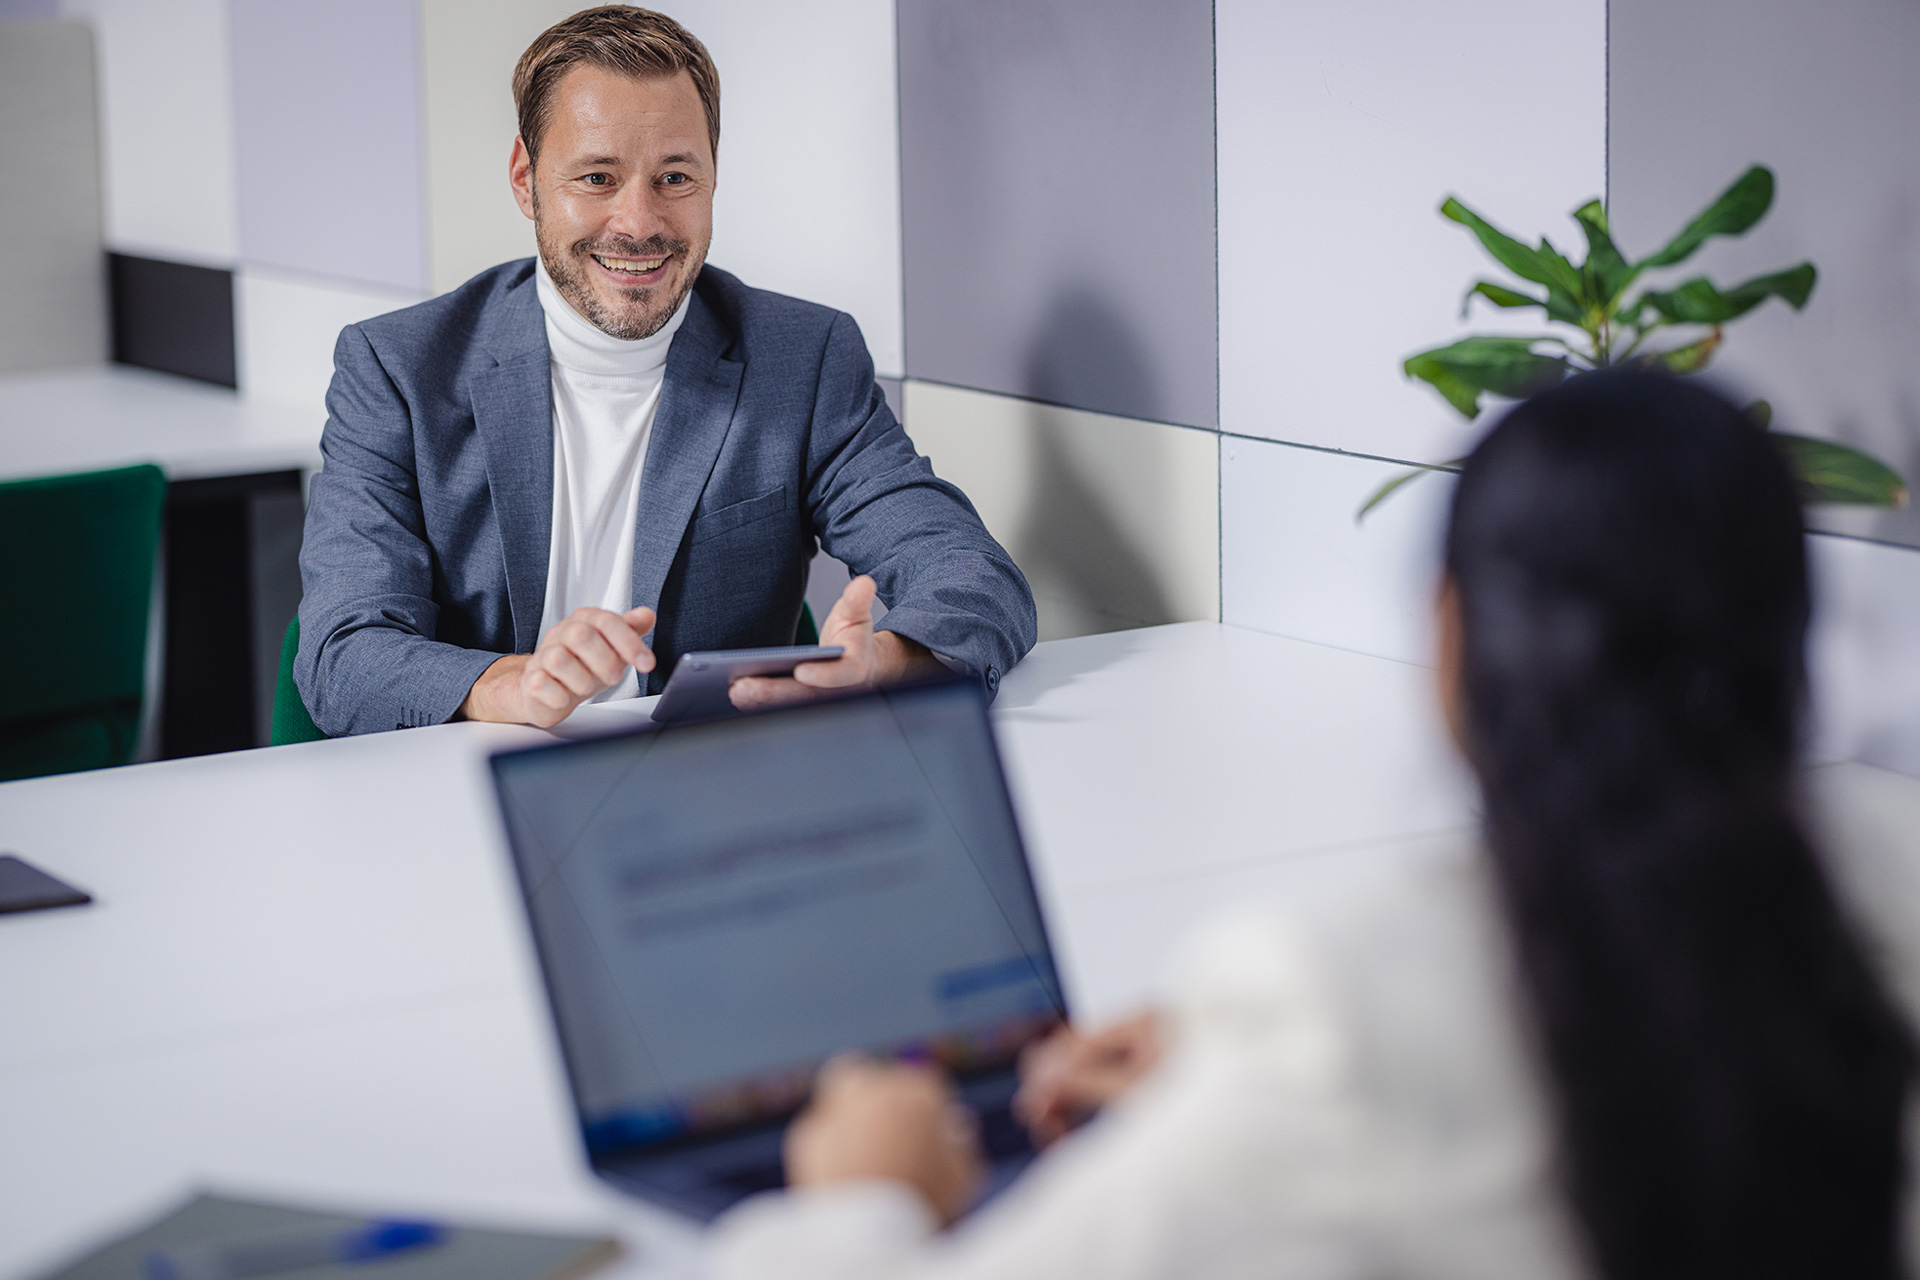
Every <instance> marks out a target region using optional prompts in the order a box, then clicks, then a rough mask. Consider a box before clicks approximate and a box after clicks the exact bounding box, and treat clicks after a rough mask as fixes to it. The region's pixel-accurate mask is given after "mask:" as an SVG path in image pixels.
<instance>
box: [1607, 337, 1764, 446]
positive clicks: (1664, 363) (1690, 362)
mask: <svg viewBox="0 0 1920 1280" xmlns="http://www.w3.org/2000/svg"><path fill="white" fill-rule="evenodd" d="M1719 345H1720V331H1719V330H1718V329H1715V330H1714V331H1713V332H1712V333H1710V334H1708V335H1707V336H1706V337H1704V338H1702V339H1700V341H1698V342H1689V343H1688V344H1687V345H1686V346H1684V347H1675V348H1674V349H1673V350H1671V351H1661V352H1657V353H1655V354H1654V355H1652V356H1649V357H1648V358H1647V359H1648V363H1650V364H1652V365H1654V366H1655V367H1657V368H1661V369H1665V370H1666V371H1667V372H1668V373H1698V372H1700V371H1701V370H1702V369H1704V368H1706V367H1707V362H1708V361H1709V360H1711V359H1712V358H1713V353H1714V350H1715V349H1716V348H1718V347H1719ZM1636 359H1638V357H1636ZM1763 425H1764V424H1763Z"/></svg>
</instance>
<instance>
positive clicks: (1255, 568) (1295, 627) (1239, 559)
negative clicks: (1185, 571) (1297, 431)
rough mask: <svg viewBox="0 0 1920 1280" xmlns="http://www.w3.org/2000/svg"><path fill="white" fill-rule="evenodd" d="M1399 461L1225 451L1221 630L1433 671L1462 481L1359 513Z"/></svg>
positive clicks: (1257, 445)
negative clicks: (1451, 514) (1438, 610)
mask: <svg viewBox="0 0 1920 1280" xmlns="http://www.w3.org/2000/svg"><path fill="white" fill-rule="evenodd" d="M1405 470H1406V468H1404V467H1402V466H1399V465H1398V464H1395V463H1389V462H1379V461H1376V460H1374V459H1371V458H1358V457H1354V456H1352V455H1349V454H1340V453H1330V452H1327V451H1325V450H1321V449H1306V448H1299V447H1297V446H1293V445H1284V444H1269V443H1267V442H1266V441H1263V440H1248V439H1243V438H1239V437H1233V436H1228V437H1225V438H1223V439H1222V440H1221V442H1220V544H1221V556H1220V575H1221V607H1222V614H1221V620H1222V621H1224V622H1226V623H1228V624H1230V625H1232V626H1236V627H1251V628H1253V629H1254V630H1257V631H1268V632H1272V633H1273V634H1275V635H1282V636H1291V637H1293V638H1295V639H1299V640H1311V641H1313V642H1315V643H1317V644H1328V645H1333V646H1334V647H1336V648H1340V649H1351V650H1353V651H1355V652H1357V653H1370V654H1374V655H1376V656H1378V657H1383V658H1393V659H1396V660H1398V661H1401V662H1418V663H1431V662H1432V661H1433V593H1434V588H1435V586H1436V584H1437V582H1438V579H1439V566H1440V538H1441V531H1442V529H1443V528H1444V527H1445V519H1446V507H1447V501H1448V499H1449V497H1450V495H1451V494H1452V491H1453V477H1452V476H1450V475H1446V474H1443V473H1435V474H1432V475H1427V476H1422V477H1421V478H1420V479H1418V480H1415V481H1414V482H1412V483H1411V484H1408V485H1406V486H1404V487H1403V488H1402V489H1401V490H1400V491H1399V492H1398V493H1396V494H1395V495H1394V496H1393V497H1392V498H1390V499H1388V500H1387V501H1386V502H1385V503H1383V504H1381V505H1380V506H1378V507H1376V508H1374V510H1373V512H1372V513H1371V514H1369V515H1368V516H1367V518H1366V520H1365V521H1362V522H1356V520H1355V518H1354V513H1355V512H1356V511H1358V510H1359V508H1360V505H1361V504H1362V503H1363V502H1365V501H1366V499H1367V497H1368V495H1370V494H1371V493H1372V492H1373V491H1374V490H1375V489H1377V488H1378V487H1379V486H1380V484H1381V483H1382V482H1383V481H1385V480H1388V479H1391V478H1392V477H1394V476H1396V475H1399V474H1401V473H1403V472H1404V471H1405Z"/></svg>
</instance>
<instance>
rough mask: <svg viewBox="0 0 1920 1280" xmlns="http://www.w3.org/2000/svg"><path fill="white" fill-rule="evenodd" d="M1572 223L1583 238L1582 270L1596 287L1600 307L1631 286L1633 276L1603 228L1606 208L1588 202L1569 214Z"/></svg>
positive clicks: (1597, 202) (1594, 201) (1605, 220)
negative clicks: (1591, 277)
mask: <svg viewBox="0 0 1920 1280" xmlns="http://www.w3.org/2000/svg"><path fill="white" fill-rule="evenodd" d="M1573 220H1574V221H1575V222H1577V223H1579V224H1580V229H1581V230H1582V231H1584V232H1586V235H1587V261H1586V270H1587V271H1588V272H1589V273H1590V274H1591V275H1592V276H1593V279H1594V283H1595V284H1597V285H1598V286H1599V288H1598V293H1599V301H1600V302H1601V303H1602V304H1603V305H1604V304H1605V303H1607V302H1610V301H1612V300H1613V299H1614V298H1616V297H1618V296H1619V294H1620V291H1621V290H1622V289H1624V288H1626V287H1627V286H1628V285H1630V284H1632V283H1633V278H1634V276H1636V275H1637V274H1639V273H1638V272H1636V271H1635V270H1634V269H1633V267H1632V266H1631V265H1629V264H1628V262H1627V260H1626V258H1625V257H1623V256H1622V255H1621V253H1620V249H1619V246H1617V245H1615V244H1614V242H1613V233H1612V232H1611V230H1610V229H1609V228H1608V226H1607V208H1606V206H1605V205H1603V204H1601V203H1600V202H1599V201H1598V200H1589V201H1587V203H1585V204H1583V205H1581V206H1580V207H1579V208H1578V209H1575V210H1574V211H1573Z"/></svg>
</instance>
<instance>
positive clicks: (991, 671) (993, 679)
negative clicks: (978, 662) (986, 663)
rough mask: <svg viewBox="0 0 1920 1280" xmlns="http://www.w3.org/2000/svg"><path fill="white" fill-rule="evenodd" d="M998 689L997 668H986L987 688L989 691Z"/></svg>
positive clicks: (998, 672) (998, 675) (998, 673)
mask: <svg viewBox="0 0 1920 1280" xmlns="http://www.w3.org/2000/svg"><path fill="white" fill-rule="evenodd" d="M999 687H1000V670H999V668H997V667H988V668H987V688H989V689H998V688H999Z"/></svg>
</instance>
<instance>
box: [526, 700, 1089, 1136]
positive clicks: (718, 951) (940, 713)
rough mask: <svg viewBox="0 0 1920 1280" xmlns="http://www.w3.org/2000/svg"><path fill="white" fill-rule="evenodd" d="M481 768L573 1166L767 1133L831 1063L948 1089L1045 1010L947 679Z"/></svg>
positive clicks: (1006, 834) (981, 761) (1031, 912)
mask: <svg viewBox="0 0 1920 1280" xmlns="http://www.w3.org/2000/svg"><path fill="white" fill-rule="evenodd" d="M493 768H494V775H495V780H496V784H497V787H498V791H499V796H500V803H501V810H502V813H503V815H504V817H505V819H506V824H507V832H508V837H509V841H510V843H511V845H512V848H513V855H514V861H515V864H516V866H517V867H518V870H519V875H520V884H521V888H522V891H523V892H524V894H525V897H526V904H527V910H528V915H529V918H530V920H531V922H532V926H533V932H534V937H535V942H536V944H537V946H538V948H539V952H540V958H541V964H542V967H543V968H544V970H545V974H546V981H547V989H548V993H549V995H550V997H551V1000H552V1004H553V1009H554V1016H555V1020H556V1022H557V1024H558V1027H559V1032H560V1037H561V1041H562V1046H563V1048H564V1050H565V1054H566V1059H567V1065H568V1070H569V1072H570V1073H571V1076H572V1083H573V1090H574V1096H575V1099H576V1102H577V1104H578V1106H579V1110H580V1116H581V1123H582V1126H583V1128H584V1130H585V1133H586V1138H587V1145H588V1147H589V1149H590V1150H592V1151H593V1152H595V1153H596V1154H599V1153H602V1152H608V1151H613V1150H617V1149H622V1148H627V1147H632V1146H635V1145H640V1144H647V1143H653V1142H658V1141H663V1140H666V1139H669V1138H676V1137H681V1136H684V1135H689V1134H699V1133H705V1132H710V1131H716V1130H721V1129H729V1128H734V1127H737V1126H741V1125H747V1124H753V1123H756V1122H760V1121H765V1120H769V1119H773V1118H777V1117H780V1116H783V1115H786V1114H787V1113H789V1112H791V1111H792V1110H793V1109H794V1108H795V1107H796V1106H798V1105H799V1104H800V1103H801V1102H802V1101H804V1099H805V1097H806V1095H807V1092H808V1089H809V1087H810V1085H811V1083H812V1077H813V1074H814V1072H815V1070H816V1069H817V1068H818V1066H819V1065H820V1063H821V1062H822V1061H823V1060H825V1059H826V1058H827V1057H829V1056H831V1055H833V1054H834V1053H837V1052H841V1051H844V1050H848V1049H868V1050H873V1051H878V1052H883V1053H892V1054H899V1055H905V1056H921V1057H925V1058H928V1059H931V1060H934V1061H938V1062H940V1063H942V1064H943V1065H945V1066H947V1067H948V1068H950V1069H952V1070H954V1071H956V1072H966V1071H969V1070H975V1069H981V1068H986V1067H991V1066H996V1065H1000V1064H1004V1063H1005V1062H1008V1061H1010V1060H1011V1059H1012V1057H1013V1056H1014V1055H1015V1054H1016V1053H1017V1052H1018V1051H1019V1049H1020V1047H1021V1046H1022V1045H1024V1044H1026V1043H1027V1042H1028V1041H1030V1040H1031V1039H1032V1038H1033V1037H1034V1036H1036V1035H1038V1034H1040V1033H1041V1032H1043V1031H1045V1030H1046V1029H1048V1028H1050V1027H1052V1026H1054V1025H1056V1024H1057V1023H1058V1022H1059V1021H1060V1020H1061V1019H1062V1018H1063V1017H1064V1004H1063V1002H1062V999H1061V994H1060V985H1059V980H1058V978H1057V976H1056V974H1055V971H1054V967H1053V961H1052V956H1051V952H1050V951H1049V949H1048V946H1047V941H1046V933H1045V929H1044V927H1043V925H1042V923H1041V918H1040V910H1039V905H1038V903H1037V902H1036V900H1035V897H1034V891H1033V884H1032V881H1031V879H1030V877H1029V874H1028V870H1027V863H1026V857H1025V854H1024V853H1023V851H1022V849H1021V845H1020V835H1019V831H1018V829H1017V828H1016V827H1015V825H1014V819H1013V812H1012V808H1011V806H1010V804H1009V803H1008V799H1007V792H1006V786H1005V782H1004V781H1003V779H1002V777H1001V773H1000V764H999V756H998V753H997V752H996V751H995V749H994V743H993V737H992V731H991V729H990V727H989V725H988V721H987V716H986V709H985V706H984V701H983V697H982V695H981V693H980V691H979V690H978V689H977V688H976V687H975V686H974V685H973V684H971V683H969V682H964V681H954V682H951V683H945V684H938V685H929V686H921V687H918V688H912V689H904V690H895V691H888V692H885V693H877V694H872V695H868V696H864V697H859V698H852V699H848V700H844V701H835V702H828V703H819V704H813V705H809V706H803V707H796V708H791V709H788V710H782V711H777V712H771V713H767V714H764V715H758V716H750V717H742V718H739V719H734V720H723V721H718V722H713V723H708V724H698V725H687V726H680V727H671V728H663V729H658V730H655V731H651V732H643V733H638V734H634V735H630V736H621V737H617V738H606V739H600V740H597V741H588V742H573V743H563V744H559V745H555V746H551V747H541V748H536V749H534V750H531V751H524V752H516V753H512V754H506V755H501V756H496V757H495V758H494V761H493Z"/></svg>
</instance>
